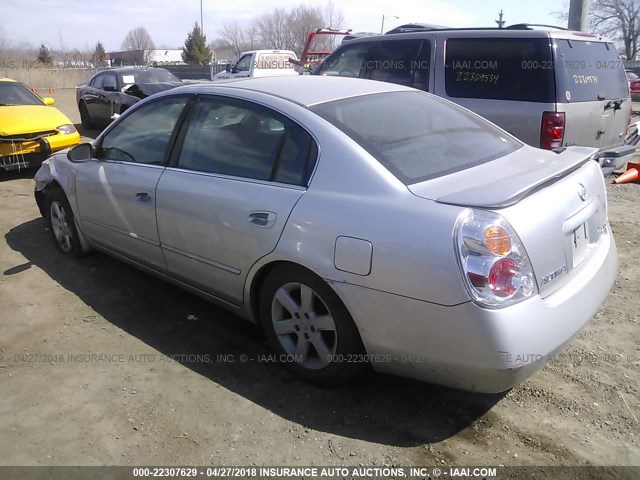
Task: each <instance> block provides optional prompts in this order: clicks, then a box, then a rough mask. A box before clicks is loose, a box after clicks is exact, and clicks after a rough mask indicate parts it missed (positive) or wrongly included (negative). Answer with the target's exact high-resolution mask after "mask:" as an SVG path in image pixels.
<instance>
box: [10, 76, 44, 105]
mask: <svg viewBox="0 0 640 480" xmlns="http://www.w3.org/2000/svg"><path fill="white" fill-rule="evenodd" d="M8 105H43V103H42V100H40V98H38V97H37V96H36V95H35V94H33V93H31V91H30V90H29V89H28V88H27V87H25V86H24V85H22V84H21V83H17V82H0V107H3V106H8Z"/></svg>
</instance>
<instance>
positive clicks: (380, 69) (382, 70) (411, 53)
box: [364, 39, 431, 90]
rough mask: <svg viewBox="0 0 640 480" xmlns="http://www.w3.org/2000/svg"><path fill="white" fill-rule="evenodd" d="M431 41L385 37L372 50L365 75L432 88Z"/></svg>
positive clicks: (407, 84)
mask: <svg viewBox="0 0 640 480" xmlns="http://www.w3.org/2000/svg"><path fill="white" fill-rule="evenodd" d="M430 57H431V42H429V41H428V40H420V39H414V40H386V41H383V42H380V43H379V44H378V47H377V48H375V49H373V51H372V53H371V55H370V56H369V58H368V59H367V60H366V62H365V67H366V73H365V75H364V76H365V78H369V79H371V80H380V81H382V82H391V83H397V84H399V85H404V86H406V87H415V88H419V89H421V90H428V89H429V67H430V63H429V61H430Z"/></svg>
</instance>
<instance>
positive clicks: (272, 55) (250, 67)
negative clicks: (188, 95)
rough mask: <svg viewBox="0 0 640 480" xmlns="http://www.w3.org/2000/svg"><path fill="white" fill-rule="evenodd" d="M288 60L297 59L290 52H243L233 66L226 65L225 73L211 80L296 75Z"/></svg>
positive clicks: (296, 72) (292, 65)
mask: <svg viewBox="0 0 640 480" xmlns="http://www.w3.org/2000/svg"><path fill="white" fill-rule="evenodd" d="M289 59H292V60H298V57H297V56H296V54H295V53H294V52H292V51H291V50H252V51H250V52H243V53H242V54H241V55H240V58H239V59H238V61H237V62H236V63H235V64H234V65H233V66H231V64H228V65H227V69H226V71H224V72H220V73H218V74H216V75H215V76H214V77H213V79H214V80H223V79H229V78H245V77H278V76H282V75H298V71H297V70H296V68H295V67H296V66H295V65H294V64H293V63H291V62H290V61H289Z"/></svg>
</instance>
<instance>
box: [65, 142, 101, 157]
mask: <svg viewBox="0 0 640 480" xmlns="http://www.w3.org/2000/svg"><path fill="white" fill-rule="evenodd" d="M94 153H95V149H94V148H93V145H91V144H90V143H81V144H80V145H76V146H75V147H73V148H72V149H71V150H69V151H68V152H67V158H68V159H69V160H70V161H72V162H86V161H87V160H91V158H93V154H94Z"/></svg>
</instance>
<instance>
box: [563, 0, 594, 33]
mask: <svg viewBox="0 0 640 480" xmlns="http://www.w3.org/2000/svg"><path fill="white" fill-rule="evenodd" d="M588 15H589V0H571V2H570V3H569V25H568V26H569V30H577V31H581V32H586V31H587V19H588Z"/></svg>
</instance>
